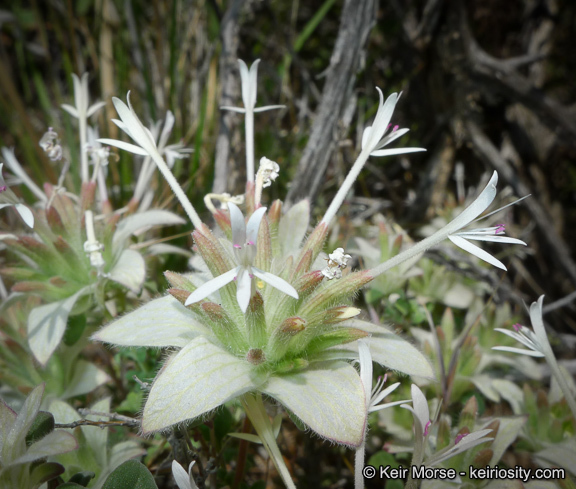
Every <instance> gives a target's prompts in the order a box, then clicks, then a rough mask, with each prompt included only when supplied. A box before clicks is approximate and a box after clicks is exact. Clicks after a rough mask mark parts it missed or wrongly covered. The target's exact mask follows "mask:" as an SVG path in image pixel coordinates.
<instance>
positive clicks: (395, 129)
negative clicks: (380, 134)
mask: <svg viewBox="0 0 576 489" xmlns="http://www.w3.org/2000/svg"><path fill="white" fill-rule="evenodd" d="M399 127H400V126H394V129H392V132H396V131H397V130H398V128H399Z"/></svg>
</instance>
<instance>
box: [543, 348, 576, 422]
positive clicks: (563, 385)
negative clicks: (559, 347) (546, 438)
mask: <svg viewBox="0 0 576 489" xmlns="http://www.w3.org/2000/svg"><path fill="white" fill-rule="evenodd" d="M543 350H544V352H543V353H544V354H545V358H546V362H548V365H549V366H550V369H551V370H552V375H554V377H555V378H556V381H557V382H558V385H559V386H560V389H562V393H563V394H564V398H565V399H566V402H567V403H568V406H569V407H570V411H572V416H574V419H576V401H575V400H574V397H572V393H571V392H570V387H569V386H568V383H567V382H566V379H565V378H564V375H562V372H561V370H560V367H559V366H558V362H557V361H556V357H555V356H554V353H553V352H552V348H551V347H550V343H547V344H546V345H543Z"/></svg>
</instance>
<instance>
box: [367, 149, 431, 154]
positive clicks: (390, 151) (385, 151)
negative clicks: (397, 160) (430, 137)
mask: <svg viewBox="0 0 576 489" xmlns="http://www.w3.org/2000/svg"><path fill="white" fill-rule="evenodd" d="M420 151H426V150H425V149H424V148H390V149H378V150H376V151H372V153H370V156H393V155H401V154H404V153H418V152H420Z"/></svg>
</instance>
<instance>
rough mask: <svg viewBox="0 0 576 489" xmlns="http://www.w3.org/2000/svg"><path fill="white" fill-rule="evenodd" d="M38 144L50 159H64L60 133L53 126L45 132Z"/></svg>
mask: <svg viewBox="0 0 576 489" xmlns="http://www.w3.org/2000/svg"><path fill="white" fill-rule="evenodd" d="M38 144H39V145H40V147H41V148H42V149H43V150H44V152H45V153H46V155H47V156H48V158H49V159H50V161H60V160H61V159H62V146H60V141H59V140H58V134H57V133H56V132H55V131H54V130H53V129H52V128H51V127H49V128H48V131H46V132H45V133H44V135H43V136H42V138H41V139H40V141H39V142H38Z"/></svg>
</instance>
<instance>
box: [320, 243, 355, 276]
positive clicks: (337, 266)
mask: <svg viewBox="0 0 576 489" xmlns="http://www.w3.org/2000/svg"><path fill="white" fill-rule="evenodd" d="M350 258H352V256H350V255H348V254H346V253H344V248H336V249H335V250H334V251H333V252H332V253H330V254H329V255H328V263H327V266H326V268H324V269H323V270H322V275H324V276H325V277H326V278H327V279H328V280H332V279H334V278H336V279H339V278H342V270H343V269H344V268H346V267H347V266H348V260H349V259H350Z"/></svg>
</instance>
